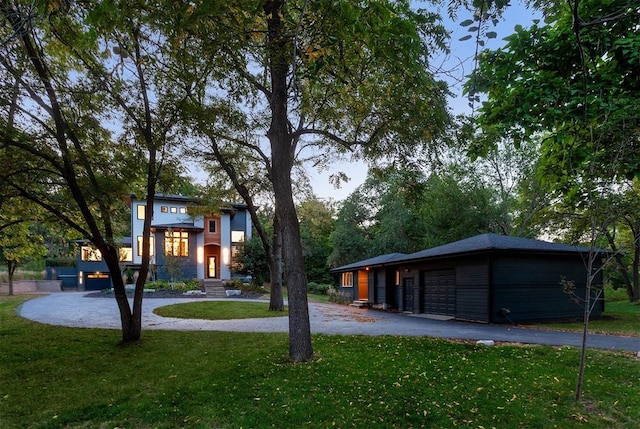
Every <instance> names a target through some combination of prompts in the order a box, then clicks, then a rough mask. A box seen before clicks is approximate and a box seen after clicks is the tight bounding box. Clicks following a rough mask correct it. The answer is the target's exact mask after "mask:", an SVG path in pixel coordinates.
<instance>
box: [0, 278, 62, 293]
mask: <svg viewBox="0 0 640 429" xmlns="http://www.w3.org/2000/svg"><path fill="white" fill-rule="evenodd" d="M61 283H62V281H61V280H15V281H14V282H13V293H14V294H23V293H47V292H61V291H62V287H61ZM0 295H9V283H0Z"/></svg>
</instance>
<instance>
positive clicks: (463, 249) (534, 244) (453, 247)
mask: <svg viewBox="0 0 640 429" xmlns="http://www.w3.org/2000/svg"><path fill="white" fill-rule="evenodd" d="M484 250H518V251H529V252H560V253H566V252H569V253H586V252H589V248H587V247H579V246H574V245H571V244H561V243H550V242H548V241H542V240H533V239H531V238H520V237H511V236H508V235H498V234H481V235H476V236H474V237H470V238H465V239H464V240H459V241H454V242H453V243H449V244H444V245H442V246H438V247H433V248H431V249H427V250H422V251H420V252H416V253H412V254H411V255H407V256H406V258H404V260H411V259H423V258H432V257H439V256H445V255H455V254H459V253H469V252H480V251H484Z"/></svg>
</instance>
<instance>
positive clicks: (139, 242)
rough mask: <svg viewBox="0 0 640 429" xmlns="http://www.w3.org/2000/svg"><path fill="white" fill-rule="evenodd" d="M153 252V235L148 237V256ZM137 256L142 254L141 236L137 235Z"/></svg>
mask: <svg viewBox="0 0 640 429" xmlns="http://www.w3.org/2000/svg"><path fill="white" fill-rule="evenodd" d="M154 254H155V245H154V239H153V237H149V256H153V255H154ZM138 256H142V236H141V235H139V236H138Z"/></svg>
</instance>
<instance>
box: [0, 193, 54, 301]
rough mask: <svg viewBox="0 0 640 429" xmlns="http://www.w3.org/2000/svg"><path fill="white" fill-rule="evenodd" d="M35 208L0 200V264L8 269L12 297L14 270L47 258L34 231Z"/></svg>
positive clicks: (17, 201) (21, 203)
mask: <svg viewBox="0 0 640 429" xmlns="http://www.w3.org/2000/svg"><path fill="white" fill-rule="evenodd" d="M36 212H37V208H36V207H34V206H33V205H30V204H29V203H28V202H25V201H21V200H19V199H17V198H13V199H11V201H6V200H4V199H2V200H0V261H1V262H3V263H4V265H5V266H6V268H7V274H8V276H9V295H13V279H14V274H15V271H16V268H18V266H20V265H22V264H24V263H25V262H28V261H30V260H34V259H39V258H42V257H44V256H45V255H46V253H47V248H46V247H44V244H43V241H44V240H43V237H42V235H40V234H38V233H37V232H36V230H35V228H34V218H35V217H36V215H35V213H36Z"/></svg>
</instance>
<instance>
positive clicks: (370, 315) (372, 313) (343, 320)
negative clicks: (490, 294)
mask: <svg viewBox="0 0 640 429" xmlns="http://www.w3.org/2000/svg"><path fill="white" fill-rule="evenodd" d="M85 294H86V293H84V292H64V293H54V294H51V295H45V296H43V297H40V298H35V299H31V300H29V301H27V302H25V303H24V304H22V306H21V307H20V308H19V310H18V313H19V315H20V316H22V317H25V318H27V319H30V320H33V321H36V322H40V323H46V324H51V325H60V326H71V327H86V328H89V327H91V328H109V329H119V328H120V317H119V313H118V307H117V305H116V302H115V299H112V298H87V297H85V296H84V295H85ZM201 300H202V299H199V301H201ZM193 301H194V300H193V299H192V298H179V299H174V298H162V299H161V298H155V299H154V298H145V299H144V301H143V304H142V307H143V315H142V325H143V329H162V330H178V331H234V332H287V331H288V329H289V320H288V318H287V317H271V318H264V319H238V320H197V319H175V318H168V317H160V316H158V315H155V314H153V310H154V309H155V308H157V307H162V306H165V305H170V304H175V303H181V302H193ZM309 316H310V320H311V331H312V332H313V333H322V334H335V335H406V336H426V337H438V338H451V339H463V340H494V341H504V342H514V343H525V344H546V345H558V346H560V345H568V346H576V347H579V346H580V344H581V335H580V334H577V333H567V332H557V331H546V330H541V329H524V328H519V327H513V326H509V325H486V324H478V323H466V322H459V321H443V320H433V319H428V318H425V317H419V316H413V315H407V314H395V313H386V312H382V311H376V310H364V309H357V308H352V307H348V306H342V305H336V304H315V303H312V304H309ZM587 344H588V346H589V347H591V348H598V349H608V350H624V351H631V352H640V338H631V337H617V336H610V335H593V334H591V335H589V338H588V343H587Z"/></svg>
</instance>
